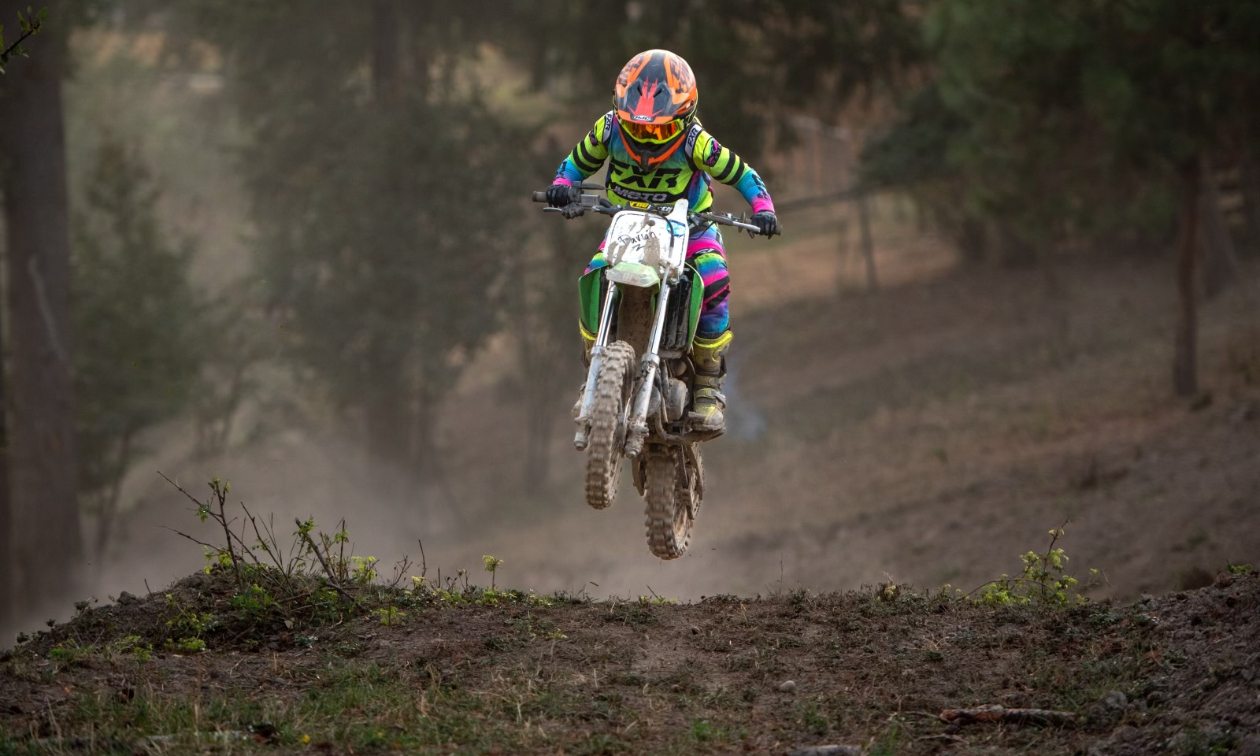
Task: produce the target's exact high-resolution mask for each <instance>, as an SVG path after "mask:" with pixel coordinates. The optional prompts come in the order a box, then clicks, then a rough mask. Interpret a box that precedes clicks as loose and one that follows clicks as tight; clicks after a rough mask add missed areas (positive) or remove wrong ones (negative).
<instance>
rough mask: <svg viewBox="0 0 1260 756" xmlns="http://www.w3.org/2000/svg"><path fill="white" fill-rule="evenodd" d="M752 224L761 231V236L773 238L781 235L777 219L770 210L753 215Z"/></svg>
mask: <svg viewBox="0 0 1260 756" xmlns="http://www.w3.org/2000/svg"><path fill="white" fill-rule="evenodd" d="M752 224H753V225H754V226H756V227H757V228H759V229H761V235H762V236H774V235H775V234H781V233H783V232H782V231H781V230H780V229H779V217H778V216H777V215H775V214H774V212H773V211H771V210H762V211H761V212H758V213H753V217H752Z"/></svg>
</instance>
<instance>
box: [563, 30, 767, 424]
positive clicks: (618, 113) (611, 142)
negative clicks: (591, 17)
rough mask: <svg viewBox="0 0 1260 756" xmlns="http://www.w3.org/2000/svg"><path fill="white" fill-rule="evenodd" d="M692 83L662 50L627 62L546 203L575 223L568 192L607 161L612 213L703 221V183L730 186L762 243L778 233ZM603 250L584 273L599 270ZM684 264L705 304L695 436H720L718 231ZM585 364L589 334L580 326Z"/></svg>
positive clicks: (705, 231)
mask: <svg viewBox="0 0 1260 756" xmlns="http://www.w3.org/2000/svg"><path fill="white" fill-rule="evenodd" d="M698 102H699V99H698V94H697V90H696V77H695V75H694V74H693V73H692V72H691V66H689V65H687V61H685V60H683V59H682V58H681V57H680V56H678V55H676V54H674V53H672V52H669V51H668V50H648V51H646V52H641V53H639V54H638V55H636V56H634V57H633V58H631V59H630V62H629V63H627V64H626V65H625V67H623V68H622V69H621V73H620V74H618V76H617V84H616V86H615V88H614V90H613V110H610V111H608V112H607V113H605V114H604V115H603V116H601V117H600V118H599V120H597V121H596V122H595V126H594V128H592V129H591V131H590V133H588V134H587V135H586V137H585V138H583V139H582V141H580V142H578V144H577V146H576V147H574V148H573V151H572V152H570V153H569V156H568V157H566V158H565V159H564V162H562V163H561V164H560V169H559V170H558V171H557V172H556V178H555V181H554V182H552V185H551V186H550V187H548V189H547V202H548V203H549V204H550V205H552V206H554V207H559V208H561V211H562V214H563V215H564V217H566V218H569V219H572V218H576V217H577V216H579V215H581V214H582V213H583V208H582V206H581V205H580V204H574V202H575V199H576V197H577V195H578V194H579V191H578V190H577V189H575V188H574V187H573V184H575V183H581V182H582V181H583V180H585V179H586V178H588V177H590V176H591V175H593V174H594V173H595V172H596V171H598V170H599V169H600V167H601V166H602V165H603V164H604V161H605V160H609V159H610V162H609V167H608V176H607V178H606V179H605V186H606V187H607V191H608V199H609V201H611V202H612V203H613V204H615V205H629V206H630V207H638V208H646V207H648V206H649V205H652V206H662V205H664V206H666V207H667V208H668V207H669V206H672V204H673V203H674V202H676V201H678V200H680V199H683V198H686V200H687V202H688V206H689V207H690V209H691V211H692V212H704V211H706V210H708V209H709V207H710V205H712V204H713V191H712V189H710V186H709V184H710V180H711V178H712V179H717V180H718V181H720V182H722V183H723V184H728V185H731V186H734V187H735V188H736V189H737V190H738V191H739V193H740V194H742V195H743V196H744V199H745V200H747V201H748V203H749V204H750V205H752V211H753V215H752V220H751V222H752V223H753V224H755V225H756V226H757V227H758V228H759V229H760V232H761V234H763V235H765V236H774V235H775V234H778V233H780V230H779V220H778V218H777V217H776V216H775V213H774V202H773V201H772V200H771V199H770V192H769V191H768V190H767V189H766V185H765V183H764V182H763V181H762V180H761V177H760V176H758V175H757V172H756V171H754V170H753V169H752V166H750V165H748V164H747V163H746V162H744V161H743V160H742V159H741V158H740V157H739V156H738V155H736V154H735V153H734V152H731V151H730V150H729V149H727V148H726V147H724V146H722V145H721V144H719V143H718V141H717V140H716V139H714V138H713V136H712V135H711V134H710V133H709V132H708V131H706V130H705V129H704V127H703V126H701V125H700V121H698V120H697V119H696V105H697V104H698ZM603 248H604V245H603V244H602V243H601V244H600V251H599V252H598V253H596V255H595V257H594V259H592V260H591V263H590V265H588V266H587V268H586V271H587V272H588V273H589V272H590V271H592V270H597V269H599V268H602V267H604V266H605V265H606V264H607V263H606V262H605V261H604V253H603ZM687 260H688V261H689V262H691V264H692V265H694V266H695V268H696V270H697V271H698V272H699V274H700V278H701V279H702V280H703V282H704V304H703V305H702V309H701V311H700V323H699V327H698V328H697V329H696V337H695V341H694V342H693V343H692V348H691V357H692V362H693V363H694V364H695V368H696V378H695V389H696V390H695V397H694V402H693V410H692V421H693V427H694V428H696V429H698V430H703V431H720V430H722V429H723V428H724V426H725V419H724V417H723V415H722V411H723V410H724V409H725V407H726V397H725V396H723V395H722V381H723V379H724V378H725V375H726V360H725V355H726V352H727V350H728V349H729V348H730V344H731V338H732V336H731V330H730V319H729V315H728V311H727V306H728V301H727V300H728V295H729V294H730V281H731V279H730V275H729V274H728V273H727V269H726V253H725V252H724V251H723V249H722V235H721V234H720V233H719V232H718V229H717V226H715V225H713V224H702V225H699V226H695V227H693V228H692V232H691V237H690V240H689V242H688V245H687ZM578 327H579V328H580V329H581V331H582V340H583V343H584V346H585V349H586V357H587V363H588V364H589V362H590V353H591V348H592V347H593V346H594V344H595V334H593V333H590V332H589V331H587V330H586V328H585V327H584V326H582V325H581V324H580V323H579V326H578ZM579 401H580V400H579Z"/></svg>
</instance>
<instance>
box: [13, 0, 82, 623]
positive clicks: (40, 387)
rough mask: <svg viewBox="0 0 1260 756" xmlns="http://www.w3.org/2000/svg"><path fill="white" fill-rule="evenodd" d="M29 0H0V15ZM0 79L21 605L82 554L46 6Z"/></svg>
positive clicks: (57, 72)
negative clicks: (22, 51) (24, 55)
mask: <svg viewBox="0 0 1260 756" xmlns="http://www.w3.org/2000/svg"><path fill="white" fill-rule="evenodd" d="M26 5H27V2H26V0H21V1H20V2H19V1H17V0H0V18H3V19H5V20H6V21H7V20H10V19H13V18H15V17H16V14H17V12H18V11H19V10H23V11H24V10H25V9H26ZM47 28H48V29H49V31H46V32H43V33H41V34H40V35H39V37H38V38H37V39H38V40H39V45H38V46H36V45H34V44H32V45H31V57H30V58H29V59H26V60H18V61H16V62H14V63H13V64H12V65H11V66H10V68H9V71H8V74H7V75H5V76H4V77H3V81H2V82H0V113H3V117H0V162H3V164H4V168H5V170H4V176H3V187H4V189H3V191H4V211H5V217H6V223H5V228H6V237H7V245H8V246H7V249H8V254H7V263H8V282H9V291H8V300H9V301H8V314H9V338H10V339H11V340H12V352H11V360H12V363H11V371H10V382H9V384H8V388H9V390H10V392H11V394H10V400H11V404H10V406H11V407H12V411H13V415H12V425H11V427H10V436H9V437H10V439H11V441H12V443H11V445H10V448H9V476H10V483H11V486H12V489H11V491H12V499H11V508H10V515H11V517H12V539H13V540H12V546H13V548H12V553H11V554H10V564H8V565H3V566H0V569H3V570H4V571H5V572H10V573H11V575H12V578H11V579H13V581H14V583H15V585H14V591H13V600H14V602H15V604H16V605H17V606H18V607H30V608H34V607H35V606H36V604H37V602H46V601H48V600H50V599H53V598H55V597H58V596H62V595H63V594H66V593H69V592H71V591H72V590H74V588H75V582H76V581H75V580H74V576H75V575H76V574H77V572H78V570H79V567H80V563H81V560H82V554H83V544H82V541H81V535H80V523H79V506H78V498H77V488H78V486H77V482H78V469H77V459H76V456H75V438H74V395H73V382H72V372H71V355H72V354H73V352H72V351H71V350H72V348H73V339H72V337H71V336H72V335H71V332H70V312H69V309H70V308H69V285H70V236H69V230H68V228H69V226H68V222H67V221H68V219H67V195H66V155H65V133H64V124H63V117H62V107H61V73H62V57H63V53H64V45H65V43H64V39H62V38H60V36H59V35H60V34H61V33H62V32H61V31H60V29H61V23H60V21H59V19H57V17H56V16H54V17H53V18H52V19H51V20H50V22H49V23H48V24H47Z"/></svg>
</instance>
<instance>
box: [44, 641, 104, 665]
mask: <svg viewBox="0 0 1260 756" xmlns="http://www.w3.org/2000/svg"><path fill="white" fill-rule="evenodd" d="M95 653H96V649H94V648H92V647H91V646H82V645H79V642H78V641H76V640H74V639H73V638H70V639H68V640H64V641H62V642H60V643H58V644H57V645H56V646H53V647H52V649H51V650H50V651H49V652H48V658H49V659H51V660H52V661H54V662H56V663H57V665H58V666H59V667H74V666H77V665H80V664H84V663H86V662H87V660H88V659H90V658H91V657H92V655H93V654H95Z"/></svg>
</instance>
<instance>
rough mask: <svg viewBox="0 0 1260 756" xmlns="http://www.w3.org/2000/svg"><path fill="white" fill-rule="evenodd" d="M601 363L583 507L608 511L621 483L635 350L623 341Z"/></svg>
mask: <svg viewBox="0 0 1260 756" xmlns="http://www.w3.org/2000/svg"><path fill="white" fill-rule="evenodd" d="M600 360H601V361H600V368H599V375H598V376H597V377H596V378H595V396H594V398H593V399H592V401H591V410H590V423H591V430H590V434H589V435H588V436H587V438H588V439H589V443H588V445H587V448H586V503H587V504H589V505H590V506H591V507H592V508H594V509H607V508H608V507H609V506H611V505H612V503H613V500H615V499H616V498H617V483H618V481H619V480H620V479H621V447H622V444H623V443H624V442H625V439H626V415H627V414H628V408H629V399H630V383H631V381H630V368H631V366H632V365H633V364H634V349H633V348H632V347H631V346H630V345H629V344H627V343H625V342H624V341H616V342H613V343H612V344H609V345H608V346H607V347H605V348H604V353H603V356H602V357H601V358H600Z"/></svg>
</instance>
